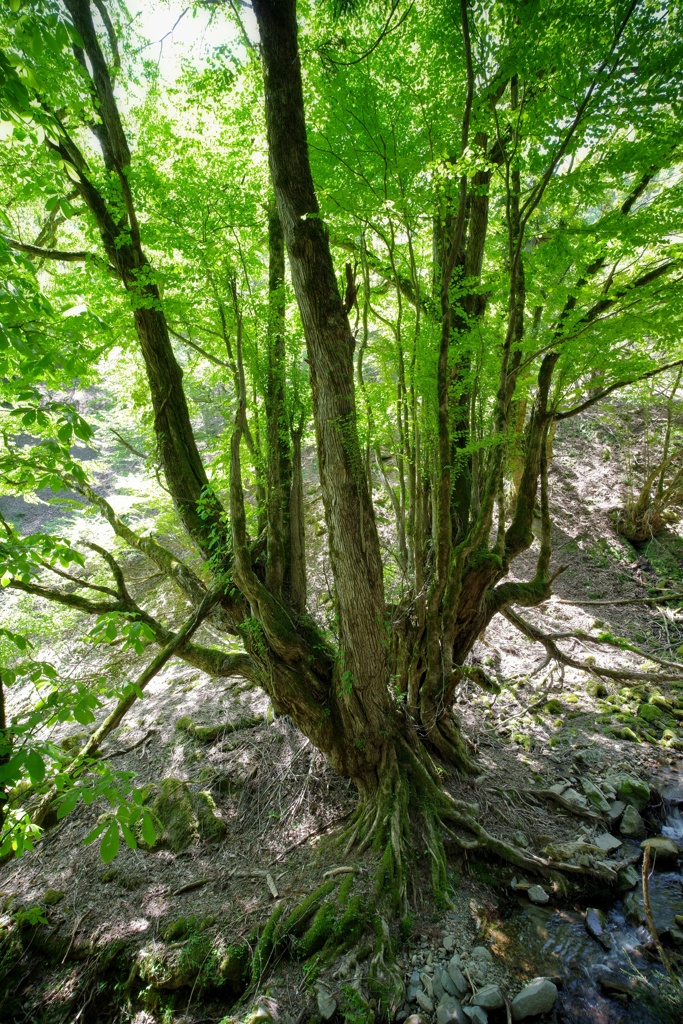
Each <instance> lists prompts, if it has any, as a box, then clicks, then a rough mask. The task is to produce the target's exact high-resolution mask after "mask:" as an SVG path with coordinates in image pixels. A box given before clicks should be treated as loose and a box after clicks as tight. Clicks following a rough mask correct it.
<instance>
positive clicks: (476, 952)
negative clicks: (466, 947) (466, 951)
mask: <svg viewBox="0 0 683 1024" xmlns="http://www.w3.org/2000/svg"><path fill="white" fill-rule="evenodd" d="M470 956H471V958H472V959H473V960H483V961H484V963H487V964H492V963H493V955H492V953H491V950H490V949H487V948H486V946H475V947H474V949H473V950H472V952H471V953H470Z"/></svg>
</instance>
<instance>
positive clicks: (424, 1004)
mask: <svg viewBox="0 0 683 1024" xmlns="http://www.w3.org/2000/svg"><path fill="white" fill-rule="evenodd" d="M415 1002H416V1003H417V1005H418V1006H419V1007H420V1009H421V1010H424V1011H425V1013H433V1012H434V1000H433V999H430V998H429V996H428V995H427V993H426V992H423V990H422V989H421V988H419V989H418V990H417V998H416V1000H415Z"/></svg>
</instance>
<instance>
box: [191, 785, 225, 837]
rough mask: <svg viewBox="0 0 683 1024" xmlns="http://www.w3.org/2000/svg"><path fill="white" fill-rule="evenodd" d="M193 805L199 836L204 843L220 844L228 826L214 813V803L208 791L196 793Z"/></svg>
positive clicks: (215, 809)
mask: <svg viewBox="0 0 683 1024" xmlns="http://www.w3.org/2000/svg"><path fill="white" fill-rule="evenodd" d="M194 803H195V809H196V813H197V826H198V828H199V835H200V836H201V838H202V839H203V840H204V841H205V842H210V843H217V842H220V840H221V839H223V838H224V836H225V834H226V832H227V831H228V826H227V825H226V824H225V822H224V821H223V819H222V818H220V817H219V816H218V814H217V813H216V811H217V808H216V801H215V800H214V798H213V797H212V796H211V794H210V793H209V792H208V791H206V790H204V791H202V792H201V793H197V796H196V797H195V801H194Z"/></svg>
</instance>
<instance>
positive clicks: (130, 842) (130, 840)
mask: <svg viewBox="0 0 683 1024" xmlns="http://www.w3.org/2000/svg"><path fill="white" fill-rule="evenodd" d="M119 825H120V827H121V833H122V835H123V838H124V839H125V841H126V846H129V847H130V849H131V850H136V849H137V846H138V844H137V840H136V838H135V836H134V835H133V833H132V832H131V830H130V828H129V827H128V825H126V824H125V823H124V822H123V821H121V822H119Z"/></svg>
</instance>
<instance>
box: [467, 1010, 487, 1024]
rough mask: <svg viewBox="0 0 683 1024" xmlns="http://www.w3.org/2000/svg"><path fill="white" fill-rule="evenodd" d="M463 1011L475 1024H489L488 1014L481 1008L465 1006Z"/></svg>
mask: <svg viewBox="0 0 683 1024" xmlns="http://www.w3.org/2000/svg"><path fill="white" fill-rule="evenodd" d="M463 1010H464V1012H465V1016H466V1017H469V1019H470V1020H471V1021H472V1022H473V1024H488V1020H489V1018H488V1014H487V1012H486V1010H484V1009H482V1007H481V1006H463Z"/></svg>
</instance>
